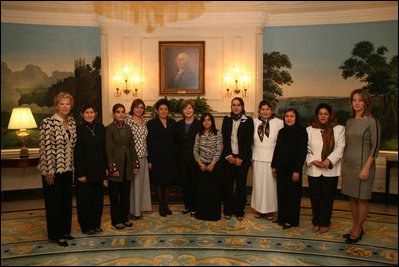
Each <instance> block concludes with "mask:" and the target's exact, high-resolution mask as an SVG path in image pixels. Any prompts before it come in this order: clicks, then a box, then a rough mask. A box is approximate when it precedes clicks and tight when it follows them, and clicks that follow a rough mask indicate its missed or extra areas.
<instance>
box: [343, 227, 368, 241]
mask: <svg viewBox="0 0 399 267" xmlns="http://www.w3.org/2000/svg"><path fill="white" fill-rule="evenodd" d="M363 233H364V231H363V228H362V232H361V233H360V236H362V235H363ZM342 237H343V238H345V239H348V238H350V237H351V233H350V232H349V233H347V234H344V235H342Z"/></svg>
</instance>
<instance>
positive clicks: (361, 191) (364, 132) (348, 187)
mask: <svg viewBox="0 0 399 267" xmlns="http://www.w3.org/2000/svg"><path fill="white" fill-rule="evenodd" d="M345 140H346V145H345V150H344V165H343V169H342V190H341V193H342V194H344V195H347V196H350V197H354V198H359V199H371V194H372V189H373V182H374V177H375V161H374V163H373V164H372V166H371V167H370V174H369V178H368V179H367V180H365V181H361V180H360V179H359V173H360V171H361V170H362V168H363V166H364V165H365V163H366V162H367V159H368V157H373V158H377V156H378V152H379V149H380V142H381V127H380V124H379V122H378V121H377V120H376V119H375V118H373V117H371V118H366V119H355V118H350V119H349V120H348V121H347V122H346V129H345Z"/></svg>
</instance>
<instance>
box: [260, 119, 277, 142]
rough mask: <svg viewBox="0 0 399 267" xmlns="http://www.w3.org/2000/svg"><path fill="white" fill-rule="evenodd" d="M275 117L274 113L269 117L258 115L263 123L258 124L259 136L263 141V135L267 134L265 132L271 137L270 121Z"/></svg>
mask: <svg viewBox="0 0 399 267" xmlns="http://www.w3.org/2000/svg"><path fill="white" fill-rule="evenodd" d="M273 118H274V114H273V115H272V116H271V117H270V118H268V119H265V118H262V117H261V116H259V117H258V119H259V120H260V121H262V123H261V124H259V126H258V136H259V139H260V141H261V142H263V137H264V136H265V134H266V136H267V137H269V134H270V124H269V122H270V121H271V120H272V119H273Z"/></svg>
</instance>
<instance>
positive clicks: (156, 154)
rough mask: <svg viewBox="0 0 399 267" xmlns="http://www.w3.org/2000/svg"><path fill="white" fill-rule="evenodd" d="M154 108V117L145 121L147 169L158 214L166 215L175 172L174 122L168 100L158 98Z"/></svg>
mask: <svg viewBox="0 0 399 267" xmlns="http://www.w3.org/2000/svg"><path fill="white" fill-rule="evenodd" d="M155 110H156V113H157V116H156V118H154V119H152V120H149V121H148V123H147V128H148V135H147V149H148V169H149V170H150V181H151V183H153V184H155V185H156V186H157V193H158V201H159V214H160V215H161V216H162V217H166V216H167V215H171V214H172V211H171V210H170V209H169V206H168V202H169V194H170V187H171V185H172V184H173V183H174V181H175V174H176V171H175V165H176V161H175V159H176V143H175V131H176V122H175V120H173V119H171V118H169V117H168V115H169V101H167V100H166V99H160V100H158V101H157V102H156V103H155Z"/></svg>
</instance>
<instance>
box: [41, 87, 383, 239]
mask: <svg viewBox="0 0 399 267" xmlns="http://www.w3.org/2000/svg"><path fill="white" fill-rule="evenodd" d="M350 101H351V102H350V103H351V114H352V116H353V118H351V119H349V120H348V122H347V126H346V128H345V127H343V126H340V125H337V123H336V119H335V113H334V109H333V108H332V107H331V106H330V105H329V104H326V103H321V104H319V105H318V106H317V107H316V110H315V113H314V122H313V123H312V124H311V125H310V126H309V127H307V128H306V129H305V128H303V127H302V126H301V125H300V124H299V114H298V112H297V111H296V110H294V109H287V110H286V111H285V112H284V116H283V120H281V119H278V118H276V117H275V115H274V113H273V108H274V106H273V104H272V103H269V102H268V101H262V102H261V103H260V104H259V109H258V112H259V117H258V118H256V119H254V120H253V119H252V118H251V117H249V116H247V115H246V114H245V109H244V101H243V100H242V99H241V98H239V97H236V98H234V99H233V100H232V101H231V113H230V116H225V117H224V119H223V124H222V129H221V131H219V130H217V129H216V125H215V119H214V117H213V115H212V114H210V113H205V114H203V115H202V116H201V118H200V120H198V119H197V118H196V117H195V116H194V114H195V103H194V102H193V101H191V100H185V101H183V103H182V107H181V108H182V113H183V117H184V118H183V119H182V120H180V121H178V122H177V123H176V122H175V121H174V120H173V119H171V118H169V116H168V115H169V102H168V101H167V100H166V99H161V100H159V101H158V102H157V103H156V104H155V111H156V114H157V116H156V118H154V119H152V120H150V121H147V120H145V119H144V118H143V115H144V113H145V104H144V102H143V101H142V100H141V99H136V100H135V101H133V103H132V105H131V110H130V112H129V114H126V112H125V107H124V106H123V105H122V104H116V105H114V107H113V110H112V112H113V113H112V114H113V118H114V121H113V122H112V123H111V124H109V125H108V126H107V127H104V126H103V125H102V124H101V123H97V122H95V118H96V116H97V110H96V107H94V106H93V105H84V106H83V107H82V108H81V116H82V118H83V123H82V124H81V125H79V126H78V127H76V123H75V120H74V118H73V117H72V116H70V115H69V113H70V111H71V109H72V106H73V98H72V96H71V95H70V94H69V93H64V92H61V93H60V94H58V95H57V96H56V97H55V101H54V104H55V107H56V109H57V112H56V114H54V115H53V116H52V117H49V118H46V119H44V120H43V122H42V123H41V125H40V135H39V137H40V164H39V168H40V169H41V171H42V175H43V176H42V177H43V179H42V180H43V190H44V197H45V207H46V219H47V231H48V238H49V239H50V240H55V241H56V242H57V243H58V244H59V245H60V246H68V243H67V241H66V240H68V239H73V237H72V236H71V235H70V232H71V218H72V180H73V178H74V181H75V186H76V201H77V209H78V221H79V225H80V227H81V229H82V232H84V233H86V234H89V235H92V234H96V233H100V232H102V229H101V216H102V208H103V190H104V188H103V181H104V178H106V181H107V182H108V186H109V194H110V204H111V222H112V225H113V226H114V227H115V228H116V229H123V228H125V227H131V226H132V223H131V221H130V219H142V218H143V215H142V212H143V211H150V210H151V194H150V181H151V183H152V184H154V185H156V188H157V196H158V200H159V214H160V215H161V216H164V217H165V216H167V215H171V214H172V211H171V210H170V208H169V206H168V202H169V194H170V188H171V185H172V184H174V183H175V182H176V181H175V178H177V180H178V182H179V183H180V184H181V185H182V186H183V195H184V210H182V213H183V214H187V213H190V215H191V216H193V217H196V218H197V219H202V220H212V221H215V220H219V219H220V218H221V213H222V210H221V203H222V201H223V204H224V205H223V213H224V218H225V219H227V220H229V219H231V217H232V216H233V215H235V216H236V217H237V220H238V221H241V220H243V218H244V208H245V203H246V195H247V194H246V183H247V173H248V169H249V167H250V166H251V164H252V166H253V192H252V198H251V207H252V208H254V209H255V210H256V211H257V214H256V216H255V217H258V218H260V217H263V216H265V217H266V218H267V219H268V220H272V221H273V222H276V223H279V224H280V225H282V226H283V229H288V228H291V227H295V226H298V225H299V210H300V201H301V193H302V170H303V164H304V162H305V161H306V170H305V171H306V174H307V175H308V177H309V189H310V196H311V203H312V211H313V220H312V224H313V231H314V232H318V231H319V232H320V233H324V232H327V231H328V230H329V226H330V224H331V213H332V206H333V201H334V195H335V192H336V188H337V183H338V176H339V175H340V174H341V171H342V177H343V183H342V193H344V194H346V195H348V196H349V197H350V204H351V210H352V215H353V227H352V229H351V230H350V231H349V233H348V234H345V235H344V238H346V242H347V243H354V242H357V241H359V240H360V239H361V238H362V235H363V233H364V229H363V227H362V225H363V223H364V221H365V218H366V215H367V207H368V201H367V200H368V199H370V198H371V191H372V190H371V189H372V184H373V179H374V173H375V163H374V159H375V158H376V157H377V154H378V149H379V142H380V136H381V134H380V127H379V124H378V121H377V120H376V119H375V118H373V117H372V114H371V100H370V97H369V96H368V94H367V93H366V92H364V91H363V90H355V91H353V92H352V94H351V99H350ZM344 159H345V160H344ZM73 176H74V177H73ZM277 212H278V218H277V219H276V217H277Z"/></svg>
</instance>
